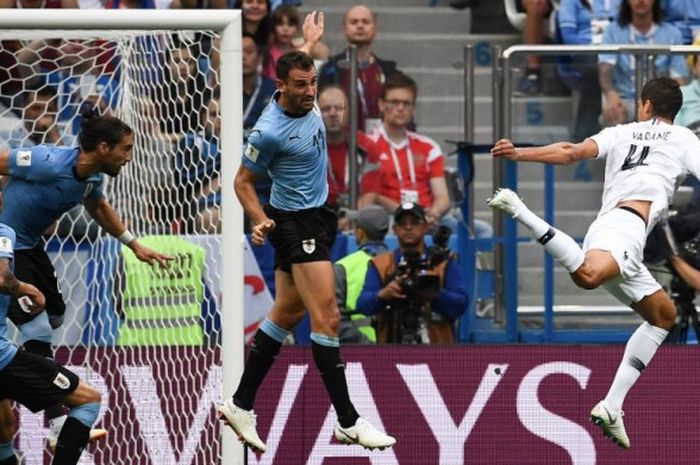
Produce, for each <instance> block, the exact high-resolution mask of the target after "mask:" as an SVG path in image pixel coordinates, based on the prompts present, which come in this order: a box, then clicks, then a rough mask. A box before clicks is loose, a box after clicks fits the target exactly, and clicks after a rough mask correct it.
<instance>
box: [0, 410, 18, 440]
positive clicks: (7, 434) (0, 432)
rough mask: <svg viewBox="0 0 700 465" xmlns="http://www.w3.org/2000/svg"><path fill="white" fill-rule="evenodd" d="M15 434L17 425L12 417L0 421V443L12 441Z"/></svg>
mask: <svg viewBox="0 0 700 465" xmlns="http://www.w3.org/2000/svg"><path fill="white" fill-rule="evenodd" d="M16 433H17V424H16V423H15V417H14V415H10V416H7V417H4V416H3V418H1V419H0V443H6V442H10V441H12V439H13V438H14V437H15V434H16Z"/></svg>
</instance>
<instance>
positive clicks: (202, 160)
mask: <svg viewBox="0 0 700 465" xmlns="http://www.w3.org/2000/svg"><path fill="white" fill-rule="evenodd" d="M201 118H202V128H203V129H201V130H197V131H192V132H189V133H187V135H185V137H183V138H182V140H181V141H180V144H179V147H178V150H177V153H176V155H175V167H174V173H175V185H177V186H178V193H179V195H178V199H177V202H176V205H177V207H176V208H181V209H182V210H183V211H182V212H180V214H179V215H178V216H180V217H181V218H183V219H188V221H189V223H185V224H183V225H182V227H183V228H184V230H183V231H182V232H186V233H191V232H194V233H199V234H217V233H220V232H221V221H220V216H221V215H220V205H221V191H220V186H219V175H220V172H221V151H220V148H219V140H220V139H219V138H220V133H221V118H220V117H219V98H218V96H217V97H215V98H212V99H211V100H210V101H209V104H208V105H207V106H206V107H204V108H203V109H202V111H201Z"/></svg>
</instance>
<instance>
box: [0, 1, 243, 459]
mask: <svg viewBox="0 0 700 465" xmlns="http://www.w3.org/2000/svg"><path fill="white" fill-rule="evenodd" d="M2 21H3V29H5V30H18V31H22V30H27V31H29V30H34V31H36V30H47V31H48V30H51V31H71V30H83V31H95V30H101V31H105V30H143V31H149V30H192V31H195V30H209V31H214V32H217V33H219V34H220V35H221V49H220V57H221V64H220V76H219V77H220V86H221V102H222V105H221V139H220V140H221V145H220V147H221V211H222V220H221V240H222V251H223V254H222V257H221V260H222V264H221V271H222V276H240V279H234V280H231V281H230V282H227V283H226V285H225V286H222V287H221V306H220V307H219V308H220V312H221V330H222V337H221V359H222V365H223V366H222V386H221V388H222V398H223V396H227V395H230V394H231V393H233V391H234V389H235V388H236V383H237V380H238V378H239V377H240V375H241V373H242V372H243V361H244V311H243V309H244V284H243V276H244V272H243V263H244V255H243V250H244V249H243V247H244V241H245V236H244V235H243V209H242V207H241V205H240V203H239V202H238V201H237V200H236V199H235V195H234V191H233V178H234V174H235V172H236V171H237V169H238V165H239V164H240V157H241V149H242V142H241V141H242V140H243V124H242V114H243V109H242V102H241V100H242V99H241V95H242V93H243V87H242V67H241V55H242V52H241V22H242V19H241V11H240V10H75V9H65V10H61V9H50V10H47V9H31V10H28V9H7V10H4V11H3V12H2ZM221 431H222V433H221V463H222V464H224V463H225V464H227V465H228V464H236V465H243V463H244V455H243V448H242V446H240V445H239V444H238V441H236V438H235V436H234V434H233V432H232V431H230V429H229V428H221Z"/></svg>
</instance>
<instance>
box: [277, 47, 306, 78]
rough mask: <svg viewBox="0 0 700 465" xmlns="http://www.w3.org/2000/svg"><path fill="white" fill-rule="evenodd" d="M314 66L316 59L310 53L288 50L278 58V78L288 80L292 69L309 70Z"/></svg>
mask: <svg viewBox="0 0 700 465" xmlns="http://www.w3.org/2000/svg"><path fill="white" fill-rule="evenodd" d="M313 67H314V60H313V58H311V57H310V56H309V55H307V54H306V53H304V52H300V51H298V50H293V51H291V52H287V53H285V54H284V55H282V56H281V57H280V59H279V60H277V79H279V80H280V81H286V80H287V78H288V77H289V72H290V71H291V70H292V69H295V68H297V69H300V70H302V71H309V70H311V68H313Z"/></svg>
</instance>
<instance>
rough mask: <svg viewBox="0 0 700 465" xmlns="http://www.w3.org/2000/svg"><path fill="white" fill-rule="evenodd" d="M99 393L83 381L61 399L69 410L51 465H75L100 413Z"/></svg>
mask: <svg viewBox="0 0 700 465" xmlns="http://www.w3.org/2000/svg"><path fill="white" fill-rule="evenodd" d="M100 402H101V396H100V393H99V392H98V391H97V390H95V389H94V388H92V387H91V386H90V385H88V384H87V383H85V382H84V381H82V380H81V381H79V384H78V387H77V388H76V389H75V390H74V391H73V392H72V393H71V394H69V395H68V396H67V397H65V398H64V399H63V403H64V405H66V406H67V407H68V408H70V411H69V412H68V416H67V418H66V419H65V421H64V422H63V426H62V427H61V431H60V433H59V435H58V440H57V443H56V449H55V452H54V456H53V461H52V462H51V465H76V464H77V463H78V460H79V459H80V455H81V454H82V452H83V449H84V448H85V446H86V445H87V443H88V442H89V440H90V433H91V431H92V425H94V424H95V421H97V416H98V415H99V413H100Z"/></svg>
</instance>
